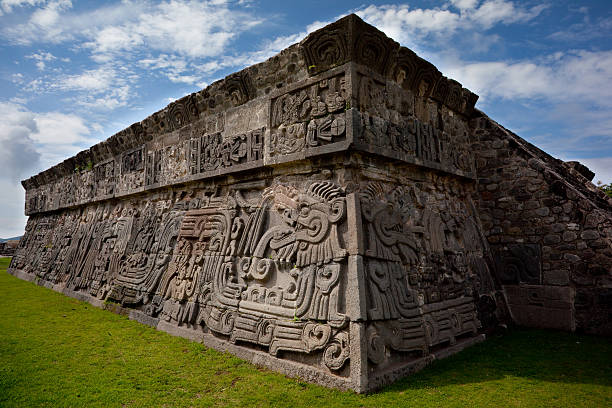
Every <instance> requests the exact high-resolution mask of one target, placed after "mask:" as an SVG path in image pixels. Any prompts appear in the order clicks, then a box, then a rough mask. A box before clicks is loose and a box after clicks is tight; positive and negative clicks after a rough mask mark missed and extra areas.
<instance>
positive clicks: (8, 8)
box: [0, 0, 46, 16]
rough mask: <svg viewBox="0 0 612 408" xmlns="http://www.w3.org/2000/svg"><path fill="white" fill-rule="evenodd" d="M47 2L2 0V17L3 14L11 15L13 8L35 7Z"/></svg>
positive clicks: (0, 6) (42, 0)
mask: <svg viewBox="0 0 612 408" xmlns="http://www.w3.org/2000/svg"><path fill="white" fill-rule="evenodd" d="M45 1H46V0H1V1H0V16H1V15H2V13H3V12H4V13H10V12H12V11H13V8H16V7H24V6H35V5H38V4H43V3H45Z"/></svg>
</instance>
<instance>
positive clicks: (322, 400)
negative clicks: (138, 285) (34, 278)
mask: <svg viewBox="0 0 612 408" xmlns="http://www.w3.org/2000/svg"><path fill="white" fill-rule="evenodd" d="M7 266H8V259H6V258H5V259H0V313H1V315H2V319H0V406H1V407H31V406H66V407H76V406H83V407H97V406H99V407H158V406H166V407H191V406H194V407H196V406H197V407H318V406H327V407H396V406H406V407H408V406H410V407H413V406H414V407H419V408H421V407H447V406H448V407H464V406H474V407H484V406H499V407H544V406H545V407H606V406H607V407H610V406H612V345H611V341H610V339H605V338H597V337H591V336H579V335H573V334H568V333H559V332H552V331H540V330H514V331H510V332H508V333H507V334H505V335H504V336H501V337H493V338H491V339H489V340H488V341H486V342H484V343H481V344H478V345H476V346H474V347H471V348H469V349H468V350H466V351H463V352H462V353H459V354H457V355H455V356H453V357H451V358H448V359H446V360H442V361H438V362H436V363H434V364H433V365H432V366H430V367H429V368H427V369H425V370H424V371H422V372H420V373H418V374H416V375H413V376H411V377H408V378H406V379H404V380H402V381H399V382H397V383H395V384H394V385H392V386H390V387H387V388H385V389H383V390H382V391H380V392H378V393H375V394H371V395H357V394H354V393H352V392H340V391H336V390H330V389H326V388H323V387H319V386H316V385H312V384H307V383H304V382H301V381H298V380H294V379H289V378H286V377H284V376H283V375H280V374H276V373H274V372H270V371H268V370H264V369H259V368H257V367H255V366H253V365H251V364H248V363H246V362H243V361H241V360H239V359H237V358H235V357H233V356H231V355H227V354H222V353H219V352H217V351H214V350H210V349H207V348H205V347H204V346H202V345H200V344H197V343H193V342H190V341H188V340H185V339H182V338H177V337H172V336H170V335H168V334H166V333H163V332H159V331H156V330H155V329H152V328H150V327H147V326H144V325H142V324H140V323H137V322H133V321H130V320H128V319H127V318H126V317H123V316H119V315H115V314H113V313H110V312H108V311H104V310H100V309H97V308H94V307H93V306H91V305H89V304H87V303H83V302H79V301H77V300H74V299H72V298H68V297H66V296H64V295H61V294H59V293H56V292H53V291H51V290H49V289H45V288H42V287H38V286H36V285H35V284H33V283H29V282H24V281H21V280H19V279H17V278H14V277H12V276H10V275H8V274H7V273H6V272H5V270H6V267H7Z"/></svg>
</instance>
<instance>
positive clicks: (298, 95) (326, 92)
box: [270, 74, 347, 156]
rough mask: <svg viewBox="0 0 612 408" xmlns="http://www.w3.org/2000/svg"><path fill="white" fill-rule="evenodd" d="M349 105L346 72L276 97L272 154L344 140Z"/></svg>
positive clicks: (272, 118) (272, 121)
mask: <svg viewBox="0 0 612 408" xmlns="http://www.w3.org/2000/svg"><path fill="white" fill-rule="evenodd" d="M346 106H347V102H346V83H345V77H344V74H342V75H337V76H335V77H332V78H328V79H325V80H322V81H319V82H317V83H315V84H313V85H310V86H308V87H305V88H300V89H298V90H295V91H292V92H290V93H287V94H285V95H282V96H279V97H278V98H275V99H273V100H272V113H271V126H272V128H271V137H270V155H271V156H280V155H286V154H291V153H296V152H299V151H302V150H303V149H304V148H308V147H316V146H320V145H324V144H328V143H332V142H337V141H340V140H343V139H344V138H345V137H346V136H345V132H346V115H345V113H344V111H345V110H346Z"/></svg>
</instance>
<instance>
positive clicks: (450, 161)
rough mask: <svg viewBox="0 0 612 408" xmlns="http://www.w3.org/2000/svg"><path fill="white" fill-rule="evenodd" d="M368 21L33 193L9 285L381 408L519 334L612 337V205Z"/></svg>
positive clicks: (199, 100)
mask: <svg viewBox="0 0 612 408" xmlns="http://www.w3.org/2000/svg"><path fill="white" fill-rule="evenodd" d="M477 99H478V96H477V95H475V94H474V93H472V92H470V91H469V90H467V89H465V88H463V87H462V86H461V84H460V83H458V82H457V81H454V80H452V79H449V78H446V77H445V76H443V75H442V74H441V73H440V72H439V71H438V70H437V69H436V68H435V67H434V66H433V65H432V64H430V63H428V62H427V61H425V60H423V59H421V58H419V57H418V56H417V55H416V54H415V53H414V52H412V51H411V50H409V49H407V48H404V47H401V46H399V44H398V43H396V42H395V41H393V40H392V39H390V38H388V37H386V36H385V35H384V34H383V33H382V32H380V31H378V30H377V29H375V28H374V27H372V26H370V25H368V24H366V23H364V22H363V21H362V20H360V19H359V17H357V16H355V15H349V16H347V17H345V18H342V19H341V20H339V21H337V22H335V23H333V24H330V25H328V26H327V27H324V28H322V29H320V30H318V31H316V32H314V33H312V34H310V35H308V36H307V37H306V38H305V39H304V40H303V41H302V42H300V43H299V44H295V45H293V46H291V47H289V48H287V49H286V50H284V51H282V52H281V53H280V54H278V55H276V56H275V57H273V58H271V59H269V60H267V61H265V62H263V63H260V64H257V65H254V66H251V67H249V68H246V69H244V70H242V71H240V72H237V73H235V74H232V75H230V76H228V77H226V78H225V79H223V80H220V81H218V82H215V83H213V84H212V85H210V86H209V87H207V88H206V89H204V90H202V91H200V92H196V93H193V94H191V95H187V96H185V97H184V98H182V99H180V100H178V101H176V102H173V103H171V104H170V105H168V106H167V107H166V108H165V109H163V110H161V111H159V112H157V113H155V114H153V115H151V116H149V117H148V118H146V119H144V120H143V121H142V122H139V123H135V124H133V125H132V126H130V127H129V128H127V129H125V130H123V131H121V132H119V133H117V134H115V135H113V136H112V137H110V138H108V139H107V140H105V141H103V142H101V143H99V144H97V145H95V146H93V147H91V148H90V149H88V150H85V151H83V152H81V153H79V154H77V155H76V156H75V157H71V158H69V159H67V160H65V161H64V162H63V163H60V164H58V165H57V166H54V167H52V168H50V169H48V170H46V171H43V172H42V173H40V174H38V175H36V176H33V177H31V178H29V179H28V180H25V181H23V186H24V188H25V189H26V205H25V212H26V215H28V216H29V221H28V224H27V227H26V233H25V235H24V237H23V239H22V240H21V242H20V244H19V248H18V249H17V252H16V254H15V256H14V258H13V260H12V263H11V265H10V269H9V272H10V273H12V274H14V275H16V276H18V277H20V278H22V279H27V280H31V281H35V282H37V283H38V284H39V285H44V286H46V287H49V288H53V289H54V290H57V291H60V292H62V293H65V294H66V295H69V296H73V297H76V298H78V299H82V300H86V301H88V302H90V303H92V304H94V305H98V306H99V307H104V308H107V309H112V310H114V311H116V312H119V313H123V314H127V315H129V317H130V318H132V319H135V320H138V321H140V322H142V323H145V324H148V325H151V326H154V327H157V328H158V329H161V330H165V331H167V332H170V333H172V334H175V335H179V336H185V337H188V338H191V339H193V340H195V341H199V342H202V343H204V344H205V345H207V346H210V347H214V348H216V349H219V350H226V351H229V352H231V353H233V354H235V355H237V356H239V357H241V358H244V359H246V360H249V361H251V362H253V363H255V364H258V365H261V366H265V367H269V368H271V369H273V370H277V371H280V372H282V373H285V374H287V375H290V376H293V377H299V378H303V379H305V380H307V381H311V382H317V383H320V384H324V385H326V386H331V387H337V388H341V389H352V390H355V391H357V392H367V391H372V390H375V389H377V388H380V387H381V386H383V385H385V384H389V383H391V382H393V381H394V380H396V379H397V378H400V377H402V376H405V375H408V374H410V373H413V372H415V371H416V370H419V369H421V368H422V367H424V366H425V365H426V364H428V363H430V362H431V361H433V360H435V359H438V358H442V357H445V356H447V355H450V354H452V353H455V352H457V351H459V350H461V349H462V348H464V347H466V346H469V345H471V344H474V343H476V342H478V341H481V340H483V339H484V337H485V333H486V331H487V330H489V329H491V328H493V327H495V326H497V325H498V324H500V323H506V324H509V323H515V324H518V325H523V326H530V327H542V328H556V329H563V330H569V331H574V330H578V331H582V332H588V333H596V334H602V335H611V334H612V319H611V318H610V316H611V311H612V200H610V199H609V198H607V197H606V196H605V194H603V192H601V191H599V190H598V189H597V188H596V187H595V186H594V185H593V184H591V182H590V180H592V178H593V174H592V173H591V172H590V171H589V170H588V169H587V168H586V167H584V166H583V165H581V164H580V163H577V162H569V163H568V162H563V161H561V160H558V159H555V158H553V157H551V156H549V155H548V154H546V153H545V152H543V151H541V150H539V149H538V148H537V147H535V146H533V145H531V144H529V143H528V142H526V141H525V140H523V139H521V138H520V137H519V136H517V135H515V134H514V133H512V132H510V131H509V130H507V129H504V128H503V127H502V126H500V125H499V124H497V123H496V122H494V121H493V120H491V119H490V118H488V117H487V116H486V115H485V114H484V113H482V112H480V111H479V110H477V109H475V108H474V104H475V103H476V100H477Z"/></svg>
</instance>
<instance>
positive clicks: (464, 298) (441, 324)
mask: <svg viewBox="0 0 612 408" xmlns="http://www.w3.org/2000/svg"><path fill="white" fill-rule="evenodd" d="M431 194H432V193H430V192H428V191H423V190H421V189H420V188H418V187H416V186H398V187H393V186H388V185H385V184H382V183H378V182H371V183H368V184H367V185H366V186H365V187H364V188H362V189H361V192H360V195H359V197H360V206H361V214H362V220H363V226H364V243H363V244H364V251H365V252H364V255H365V260H364V266H365V276H366V285H365V287H366V291H367V292H366V293H367V294H366V305H367V313H368V318H369V319H370V320H371V322H369V323H368V328H367V333H366V334H367V340H368V358H369V360H370V361H371V362H372V363H374V364H382V363H383V362H384V361H387V357H388V354H389V353H388V350H395V351H401V352H404V351H415V352H421V354H426V353H427V352H428V348H429V347H433V346H435V345H437V344H440V343H449V344H454V342H455V338H456V337H457V336H461V335H463V334H467V333H476V331H477V329H478V327H480V322H479V321H478V318H477V312H476V307H475V302H474V298H473V294H476V293H475V292H477V289H479V287H480V285H481V283H480V282H479V276H480V274H481V271H480V270H479V268H482V262H478V261H476V260H475V259H476V258H477V257H478V254H479V253H482V251H481V247H480V246H479V242H478V241H477V239H478V237H474V236H473V235H474V232H473V231H472V229H473V228H474V226H473V225H472V223H471V220H470V218H469V214H468V212H467V210H466V207H465V204H463V203H453V202H452V201H451V200H452V198H451V196H450V195H448V198H447V200H448V201H447V202H446V203H444V204H441V205H442V206H443V208H444V209H445V212H438V210H437V209H436V208H435V207H432V205H431V204H427V203H431V202H438V203H440V202H443V201H440V200H443V199H442V196H443V195H440V194H437V195H436V199H433V197H431ZM444 195H445V194H444ZM476 234H477V232H476ZM473 241H475V242H473ZM480 256H482V255H480ZM479 259H480V258H479ZM486 283H487V282H485V284H486ZM423 328H425V329H423Z"/></svg>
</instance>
